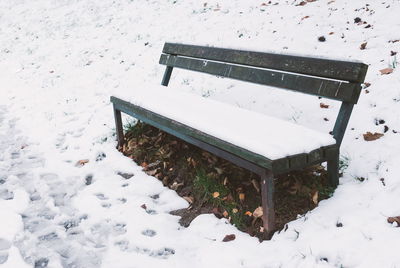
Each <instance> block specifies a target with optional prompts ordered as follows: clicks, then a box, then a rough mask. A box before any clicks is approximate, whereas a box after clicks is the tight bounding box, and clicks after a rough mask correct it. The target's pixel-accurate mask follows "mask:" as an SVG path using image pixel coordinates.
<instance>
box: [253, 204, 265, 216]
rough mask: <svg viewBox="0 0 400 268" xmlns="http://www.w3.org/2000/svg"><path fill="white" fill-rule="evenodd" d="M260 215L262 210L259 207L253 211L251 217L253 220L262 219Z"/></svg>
mask: <svg viewBox="0 0 400 268" xmlns="http://www.w3.org/2000/svg"><path fill="white" fill-rule="evenodd" d="M262 215H263V209H262V207H261V206H260V207H258V208H256V209H255V210H254V211H253V216H254V217H255V218H260V217H262Z"/></svg>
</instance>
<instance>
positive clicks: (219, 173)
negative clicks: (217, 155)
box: [214, 167, 224, 175]
mask: <svg viewBox="0 0 400 268" xmlns="http://www.w3.org/2000/svg"><path fill="white" fill-rule="evenodd" d="M214 169H215V170H216V171H217V173H218V175H221V174H222V173H224V171H223V170H222V169H221V168H217V167H215V168H214Z"/></svg>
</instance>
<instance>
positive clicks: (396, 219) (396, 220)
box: [387, 216, 400, 227]
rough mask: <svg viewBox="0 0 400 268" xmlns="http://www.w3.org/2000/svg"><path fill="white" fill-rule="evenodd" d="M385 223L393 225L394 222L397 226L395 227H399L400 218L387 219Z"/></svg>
mask: <svg viewBox="0 0 400 268" xmlns="http://www.w3.org/2000/svg"><path fill="white" fill-rule="evenodd" d="M387 221H388V223H391V224H393V223H394V222H396V223H397V226H396V227H400V216H397V217H389V218H387Z"/></svg>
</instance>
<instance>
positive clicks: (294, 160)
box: [289, 154, 308, 170]
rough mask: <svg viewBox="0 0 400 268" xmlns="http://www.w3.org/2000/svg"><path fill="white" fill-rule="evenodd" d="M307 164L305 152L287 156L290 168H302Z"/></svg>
mask: <svg viewBox="0 0 400 268" xmlns="http://www.w3.org/2000/svg"><path fill="white" fill-rule="evenodd" d="M307 164H308V162H307V154H295V155H291V156H289V167H290V169H291V170H296V169H302V168H304V167H306V166H307Z"/></svg>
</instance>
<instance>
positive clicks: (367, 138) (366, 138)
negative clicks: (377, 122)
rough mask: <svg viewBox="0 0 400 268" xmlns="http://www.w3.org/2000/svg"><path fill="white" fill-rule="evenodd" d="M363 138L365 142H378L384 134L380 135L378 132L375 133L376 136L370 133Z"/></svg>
mask: <svg viewBox="0 0 400 268" xmlns="http://www.w3.org/2000/svg"><path fill="white" fill-rule="evenodd" d="M363 136H364V140H366V141H374V140H377V139H379V138H381V137H383V136H384V134H382V133H378V132H375V133H374V134H372V133H371V132H369V131H368V132H367V133H365V134H363Z"/></svg>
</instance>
